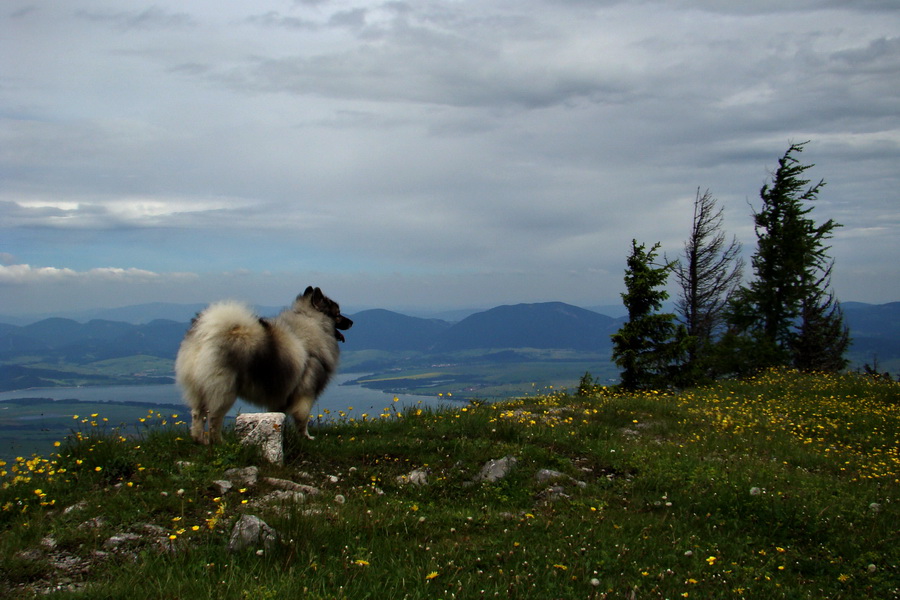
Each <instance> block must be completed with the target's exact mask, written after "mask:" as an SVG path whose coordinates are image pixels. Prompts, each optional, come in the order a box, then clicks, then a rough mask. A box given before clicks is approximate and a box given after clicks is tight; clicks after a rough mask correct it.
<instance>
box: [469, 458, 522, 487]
mask: <svg viewBox="0 0 900 600" xmlns="http://www.w3.org/2000/svg"><path fill="white" fill-rule="evenodd" d="M517 462H518V461H517V460H516V457H515V456H504V457H503V458H498V459H495V460H489V461H487V463H485V465H484V466H483V467H482V468H481V471H480V472H479V473H478V475H477V476H476V477H475V481H487V482H494V481H498V480H500V479H503V478H504V477H506V476H507V475H509V472H510V471H511V470H512V468H513V467H515V466H516V463H517Z"/></svg>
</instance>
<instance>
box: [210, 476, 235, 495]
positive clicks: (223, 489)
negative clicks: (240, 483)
mask: <svg viewBox="0 0 900 600" xmlns="http://www.w3.org/2000/svg"><path fill="white" fill-rule="evenodd" d="M212 486H213V488H214V489H215V490H216V491H217V492H218V493H219V495H220V496H224V495H225V494H227V493H228V492H230V491H231V489H232V488H233V487H234V484H233V483H231V482H230V481H228V480H226V479H216V480H215V481H213V482H212Z"/></svg>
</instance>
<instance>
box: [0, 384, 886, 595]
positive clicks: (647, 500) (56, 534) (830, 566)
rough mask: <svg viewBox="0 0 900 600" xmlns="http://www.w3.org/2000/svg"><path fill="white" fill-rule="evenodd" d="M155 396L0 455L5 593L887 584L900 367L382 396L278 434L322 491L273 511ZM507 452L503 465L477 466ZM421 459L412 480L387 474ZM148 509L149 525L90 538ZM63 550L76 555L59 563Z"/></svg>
mask: <svg viewBox="0 0 900 600" xmlns="http://www.w3.org/2000/svg"><path fill="white" fill-rule="evenodd" d="M170 416H171V415H160V414H158V413H149V414H148V419H147V422H146V423H145V424H144V426H143V428H142V429H141V430H140V432H139V435H137V436H134V435H120V432H118V431H116V430H115V429H105V428H104V424H103V423H102V421H99V422H98V421H96V420H92V421H88V422H85V423H82V424H81V425H82V427H81V429H80V430H79V431H78V432H77V433H76V434H74V435H73V436H70V437H69V438H67V439H66V440H64V441H63V442H62V443H61V445H60V446H59V449H58V450H59V452H58V455H56V456H53V457H50V458H47V459H42V458H37V457H32V458H30V459H25V458H22V459H21V460H19V461H13V462H12V463H11V464H7V465H5V466H3V467H0V469H2V470H3V471H4V472H5V474H4V475H3V479H2V481H3V484H2V487H0V595H4V596H9V597H13V598H16V597H32V596H34V595H36V594H37V592H38V591H40V592H47V591H49V590H52V589H55V587H59V586H62V588H63V589H60V590H58V591H55V592H52V593H49V594H48V595H47V597H50V598H69V597H72V598H116V597H128V598H194V597H196V598H205V597H216V598H217V599H222V600H224V599H230V598H235V599H244V598H282V597H304V598H352V599H356V598H482V597H500V598H536V599H543V598H831V599H835V598H847V599H851V598H852V599H856V598H896V597H898V596H900V584H898V582H900V529H898V527H897V523H898V522H900V494H898V492H900V455H898V447H900V384H897V383H886V382H876V381H873V380H872V379H867V378H860V377H857V376H850V375H848V376H840V377H836V376H812V375H801V374H797V373H792V372H772V373H769V374H766V375H764V376H761V377H759V378H756V379H754V380H750V381H728V382H723V383H721V384H718V385H715V386H711V387H708V388H702V389H693V390H687V391H685V392H682V393H679V394H674V393H641V394H632V395H617V394H614V393H611V392H609V391H607V390H604V389H598V390H597V391H596V393H595V394H593V395H591V396H589V397H571V396H566V395H562V394H558V395H547V396H537V397H531V398H522V399H515V400H510V401H507V402H504V403H494V404H487V403H485V404H479V405H475V404H473V405H469V406H466V407H464V408H458V409H455V410H449V411H430V410H419V409H415V408H413V409H409V412H408V413H406V414H403V415H402V416H399V415H398V414H397V413H396V411H395V410H393V409H392V408H390V407H388V408H386V410H385V412H384V413H382V414H381V415H374V416H372V417H368V418H366V419H364V420H354V421H351V420H348V419H344V420H342V421H339V422H338V423H336V424H334V425H333V426H329V427H327V428H323V429H319V430H318V433H317V439H315V440H314V441H308V440H305V439H300V438H299V437H298V436H296V435H295V434H294V433H293V430H289V432H288V436H287V439H286V441H285V453H286V462H285V465H284V466H275V465H268V466H263V467H262V471H263V474H264V475H268V476H272V477H279V478H288V479H293V480H295V481H298V482H300V483H307V484H311V485H315V486H316V487H318V488H320V489H321V491H322V493H321V494H320V495H319V496H317V497H311V498H309V499H308V500H307V502H306V503H305V504H301V505H297V506H294V507H289V508H287V509H286V507H281V506H268V507H259V506H257V505H256V500H257V499H258V498H259V497H261V496H262V495H264V494H265V493H266V491H268V490H267V488H266V486H265V485H264V484H261V485H259V486H257V487H253V488H249V489H243V490H234V491H232V492H229V493H228V494H226V495H224V496H219V495H218V492H216V491H215V490H214V488H213V487H211V485H210V484H211V482H212V481H213V480H215V479H219V478H221V476H222V473H223V471H224V470H225V469H227V468H229V467H233V466H244V465H249V464H257V462H258V461H257V457H256V456H255V454H254V452H253V451H252V450H251V449H248V448H244V447H242V446H240V444H238V443H237V441H236V440H235V439H234V437H233V435H232V434H229V435H227V436H226V443H225V444H223V445H221V446H217V447H213V448H206V447H198V446H195V445H194V444H192V443H191V442H190V441H189V439H188V438H189V436H188V435H187V432H186V430H185V426H184V425H177V426H174V427H173V426H172V424H171V423H169V422H167V424H166V425H165V426H163V425H162V421H163V420H167V417H170ZM94 423H96V425H94ZM506 455H511V456H514V457H516V459H517V460H518V463H517V465H516V467H515V468H514V469H513V471H512V472H511V473H510V474H509V475H508V476H507V477H506V478H505V479H502V480H500V481H498V482H496V483H474V484H473V483H471V482H472V481H473V479H474V478H475V476H476V474H477V473H478V471H479V470H480V468H481V466H482V465H483V464H484V463H485V462H486V461H488V460H490V459H496V458H501V457H503V456H506ZM180 461H188V462H189V463H190V464H184V462H180ZM416 468H422V469H427V470H428V472H429V481H428V485H426V486H422V487H417V486H411V485H403V484H402V483H400V482H399V481H398V479H397V478H398V477H399V476H402V475H405V474H407V473H409V472H410V471H411V470H412V469H416ZM540 469H554V470H557V471H560V472H562V473H564V474H565V475H566V476H568V477H566V478H563V479H561V480H559V481H556V482H539V481H537V480H536V478H535V474H536V473H537V471H539V470H540ZM576 480H577V481H580V482H583V484H584V485H583V486H582V485H578V484H576V483H574V481H576ZM552 485H558V486H560V487H561V488H562V490H561V491H562V492H563V493H564V496H562V497H558V498H556V499H548V497H547V493H546V492H547V488H548V487H550V486H552ZM338 495H340V496H342V497H343V498H344V499H345V502H343V503H340V502H337V501H336V500H335V498H336V496H338ZM77 503H82V504H80V505H79V506H80V507H81V508H80V509H78V510H74V511H70V512H68V513H67V512H65V511H64V509H65V508H66V507H70V506H73V505H76V504H77ZM244 513H250V514H257V515H259V516H260V517H261V518H263V519H264V520H265V521H266V522H267V523H269V524H270V525H272V526H273V527H275V528H276V529H277V530H278V531H279V532H280V534H281V537H280V540H279V542H278V543H277V544H276V545H275V547H273V548H270V549H269V550H266V551H264V552H261V553H257V552H255V551H253V550H250V551H247V552H243V553H237V554H230V553H229V552H228V551H227V542H228V536H229V533H230V530H231V527H232V525H233V523H234V522H235V520H236V519H237V518H238V516H239V515H241V514H244ZM96 517H100V518H101V520H100V521H92V519H95V518H96ZM85 523H93V526H86V525H85ZM148 526H155V527H157V528H160V529H158V530H157V531H161V532H162V533H161V534H159V533H158V534H156V536H155V538H153V537H152V536H151V537H145V538H144V539H142V540H139V541H135V542H133V543H132V545H131V546H127V551H121V552H111V551H108V549H106V548H105V547H104V542H105V541H106V540H108V539H109V537H110V536H112V535H114V534H118V533H122V532H141V531H144V530H146V529H147V527H148ZM48 537H49V538H52V539H53V540H54V541H55V543H56V547H55V548H54V549H52V550H50V549H47V548H46V545H47V543H46V539H47V538H48ZM160 537H161V538H162V539H163V542H159V541H158V540H157V539H156V538H160ZM42 540H45V543H44V546H42V544H41V541H42ZM98 552H107V554H105V555H100V556H103V558H98V554H97V553H98ZM60 554H66V555H67V556H69V557H75V558H78V559H82V560H84V561H85V565H86V566H85V568H84V569H83V570H82V571H81V572H76V573H67V574H61V572H60V570H59V569H58V568H57V567H56V566H54V562H55V561H56V562H58V559H59V556H60Z"/></svg>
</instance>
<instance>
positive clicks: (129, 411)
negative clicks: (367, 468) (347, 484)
mask: <svg viewBox="0 0 900 600" xmlns="http://www.w3.org/2000/svg"><path fill="white" fill-rule="evenodd" d="M363 375H364V374H363V373H345V374H339V375H337V376H335V378H334V379H333V380H332V382H331V384H330V385H329V386H328V387H327V388H326V389H325V392H324V393H323V394H322V395H321V396H320V397H319V401H318V402H317V403H316V404H315V406H314V407H313V413H312V419H313V421H314V423H313V426H315V422H316V421H318V422H320V423H327V422H328V421H330V420H333V419H338V418H340V413H341V412H343V413H344V414H345V415H346V416H348V417H352V418H356V419H359V418H361V417H362V415H364V414H367V415H368V416H369V417H370V418H377V417H378V415H380V414H381V413H382V412H383V411H384V409H385V408H389V407H393V408H395V409H396V410H399V411H400V412H403V411H405V410H407V409H408V408H410V407H412V408H416V407H431V408H438V407H440V406H448V405H452V404H455V403H457V401H456V400H454V399H452V398H450V399H448V398H447V397H438V396H437V395H435V396H414V395H411V394H385V393H384V392H381V391H378V390H370V389H366V388H364V387H361V386H359V385H342V384H344V383H346V382H348V381H352V380H355V379H358V378H359V377H361V376H363ZM19 398H50V399H52V400H55V401H57V402H59V404H57V402H52V403H35V404H34V405H33V406H29V405H28V404H19V403H10V402H3V401H4V400H12V399H19ZM394 398H397V399H398V401H397V402H394ZM65 400H78V401H80V402H81V403H85V402H86V403H91V404H89V405H82V404H73V403H66V402H63V401H65ZM463 401H464V400H463V399H461V398H460V399H459V402H463ZM125 402H141V403H151V404H155V405H158V407H155V409H156V410H157V411H164V412H166V413H168V412H169V411H171V412H172V414H178V415H179V419H180V420H184V421H188V422H189V421H190V413H189V412H188V411H187V408H186V406H185V405H184V404H183V403H182V401H181V392H180V389H179V388H178V386H177V385H175V384H171V385H117V386H97V387H54V388H34V389H28V390H16V391H11V392H0V458H7V459H8V458H9V457H14V456H19V455H25V456H28V455H30V454H31V453H33V452H37V453H39V454H47V453H48V452H49V450H50V449H51V448H52V443H53V442H54V441H57V440H60V439H62V438H63V437H65V435H66V434H68V433H69V432H70V431H71V430H72V427H73V420H72V417H73V415H76V414H78V415H80V416H82V417H83V416H85V415H86V414H90V413H99V415H100V416H99V417H98V418H103V417H108V418H109V423H110V424H111V425H120V424H123V423H124V424H134V423H136V422H137V420H138V419H139V418H140V417H142V416H144V415H146V413H147V407H146V406H141V407H139V406H129V405H126V404H122V403H125ZM104 404H107V405H108V406H103V405H104ZM393 408H392V409H391V410H393ZM248 412H264V409H262V408H259V407H257V406H254V405H252V404H247V403H245V402H243V401H241V400H238V401H237V402H236V403H235V405H234V406H233V407H232V409H231V411H230V412H229V415H230V416H231V417H234V416H235V415H237V414H239V413H248Z"/></svg>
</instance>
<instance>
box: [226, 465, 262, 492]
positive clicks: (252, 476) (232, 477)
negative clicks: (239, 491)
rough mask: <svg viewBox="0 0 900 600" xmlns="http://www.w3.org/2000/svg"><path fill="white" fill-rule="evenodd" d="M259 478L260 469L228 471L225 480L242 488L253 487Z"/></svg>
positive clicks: (246, 468) (249, 468)
mask: <svg viewBox="0 0 900 600" xmlns="http://www.w3.org/2000/svg"><path fill="white" fill-rule="evenodd" d="M258 478H259V467H244V468H236V469H228V470H227V471H225V479H227V480H228V481H230V482H231V483H233V484H234V485H238V486H240V487H253V486H254V485H256V481H257V479H258Z"/></svg>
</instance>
